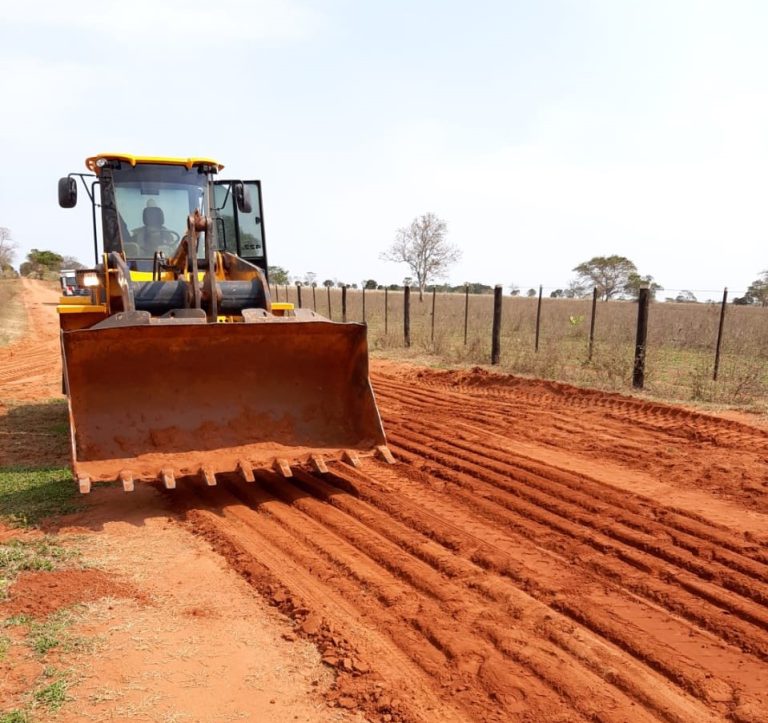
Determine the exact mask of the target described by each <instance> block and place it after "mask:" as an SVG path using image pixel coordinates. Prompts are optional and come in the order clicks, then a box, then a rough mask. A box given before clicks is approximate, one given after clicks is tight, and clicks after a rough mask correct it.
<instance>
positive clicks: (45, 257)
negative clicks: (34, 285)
mask: <svg viewBox="0 0 768 723" xmlns="http://www.w3.org/2000/svg"><path fill="white" fill-rule="evenodd" d="M62 261H63V257H62V256H61V255H60V254H57V253H56V252H55V251H39V250H38V249H32V250H31V251H30V252H29V253H28V254H27V260H26V261H25V262H24V263H23V264H22V265H21V267H20V271H21V275H22V276H29V277H30V278H33V279H45V278H47V277H51V276H53V275H54V274H58V272H59V271H61V268H62V267H61V262H62Z"/></svg>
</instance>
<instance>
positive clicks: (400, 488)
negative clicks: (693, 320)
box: [78, 362, 768, 723]
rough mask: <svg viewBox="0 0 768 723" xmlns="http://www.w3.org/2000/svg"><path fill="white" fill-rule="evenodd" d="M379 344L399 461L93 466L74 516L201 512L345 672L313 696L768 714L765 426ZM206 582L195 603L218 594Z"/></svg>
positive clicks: (657, 716)
mask: <svg viewBox="0 0 768 723" xmlns="http://www.w3.org/2000/svg"><path fill="white" fill-rule="evenodd" d="M372 368H373V374H372V381H373V385H374V389H375V392H376V395H377V400H378V402H379V405H380V408H381V411H382V415H383V418H384V424H385V429H386V431H387V434H388V440H389V443H390V446H391V448H392V451H393V452H394V454H395V456H396V457H397V459H398V460H399V464H398V465H396V466H388V465H384V464H383V463H379V462H376V461H366V462H364V464H363V466H362V467H361V468H360V469H357V470H356V469H353V468H351V467H348V466H345V465H342V464H331V465H330V472H329V473H328V474H325V475H321V474H315V473H311V474H310V473H308V472H301V471H298V472H297V473H296V474H295V476H294V477H293V478H292V479H289V480H286V479H283V478H282V477H278V476H277V475H275V474H272V473H270V472H261V473H258V474H257V479H256V482H255V483H251V484H248V483H245V482H243V481H241V480H239V479H234V478H232V479H228V478H222V479H221V480H220V483H219V485H218V486H217V487H207V486H205V485H204V484H203V483H201V482H200V481H198V480H194V479H180V480H179V481H178V487H177V489H176V490H174V491H169V492H163V491H159V490H157V491H156V490H151V492H150V491H146V492H136V493H134V496H133V497H132V496H130V495H124V494H123V493H122V492H119V491H118V490H116V489H112V490H105V491H103V492H97V493H96V494H95V497H94V507H93V508H92V509H91V510H90V511H89V512H87V513H85V515H84V516H83V517H82V518H81V520H80V522H79V523H78V524H80V525H83V526H84V527H85V528H86V529H87V528H89V527H90V528H91V529H95V530H99V529H100V528H99V523H98V521H99V520H102V519H104V520H111V519H114V520H119V519H121V517H122V518H127V519H129V520H131V519H132V517H131V515H132V512H131V505H132V504H134V503H133V502H132V500H134V499H137V500H140V504H141V514H140V515H139V519H140V520H141V521H142V522H133V523H132V524H134V525H140V524H144V523H143V521H145V520H150V519H151V520H155V523H153V524H152V525H151V526H150V529H149V530H147V536H149V535H150V533H151V536H152V539H153V542H154V543H155V544H162V540H163V535H166V534H167V535H168V536H169V539H170V536H175V537H176V538H177V539H178V538H179V536H180V535H181V536H184V535H186V536H188V535H189V533H193V534H195V535H196V536H198V538H199V539H198V540H194V543H195V544H196V545H205V546H206V549H210V548H213V550H215V551H216V552H217V553H218V554H219V557H218V560H219V564H221V565H222V566H224V567H227V568H230V569H232V570H234V571H236V572H237V573H238V574H239V576H240V577H241V578H242V579H243V580H245V581H246V582H247V583H249V585H250V590H251V591H256V592H258V593H259V594H260V595H261V596H262V597H263V598H264V599H265V600H266V601H267V602H268V603H269V604H270V605H272V606H273V607H274V608H276V609H277V610H279V611H280V612H281V613H283V614H284V615H285V616H287V618H288V620H290V628H289V629H288V630H287V631H285V632H284V633H283V639H284V640H286V642H290V643H292V644H293V643H294V642H295V643H298V642H300V640H298V639H306V640H309V641H312V642H313V643H314V644H315V645H316V646H317V647H318V649H319V651H320V654H321V655H322V658H323V661H324V663H325V665H326V667H327V668H330V669H333V670H334V672H335V676H336V677H335V681H334V682H333V683H332V684H331V685H330V686H329V687H328V689H327V690H326V691H325V693H324V694H323V695H324V698H325V701H326V704H325V705H326V707H325V709H324V713H323V714H325V713H327V714H330V713H331V712H332V711H331V710H329V706H330V707H331V708H335V709H338V710H339V711H340V710H349V711H351V712H355V711H357V712H358V713H360V714H362V715H363V716H365V717H366V718H368V719H372V720H383V721H401V720H402V721H406V720H407V721H430V722H431V721H436V720H439V721H466V720H482V721H494V720H496V721H509V720H528V721H542V720H547V721H583V720H605V721H644V720H649V721H650V720H672V721H697V722H698V721H716V720H723V719H731V720H736V721H742V723H745V722H748V721H749V722H756V721H764V720H768V431H766V429H765V428H762V427H758V426H753V425H750V424H748V423H746V422H741V421H737V420H733V419H721V418H718V417H715V416H710V415H706V414H701V413H698V412H694V411H690V410H686V409H682V408H678V407H674V406H669V405H664V404H657V403H651V402H648V401H646V400H642V399H635V398H629V397H622V396H620V395H615V394H603V393H601V392H594V391H588V390H581V389H577V388H574V387H570V386H567V385H559V384H555V383H550V382H541V381H536V380H525V379H520V378H513V377H506V376H498V375H495V374H492V373H489V372H487V371H484V370H480V369H476V370H468V371H462V372H444V371H434V370H425V369H418V368H414V367H407V366H404V365H398V364H395V363H391V362H375V363H374V364H373V365H372ZM145 489H146V488H145ZM136 504H139V503H138V502H137V503H136ZM161 520H164V521H167V520H172V521H178V522H180V523H181V527H180V526H178V525H175V524H171V525H168V530H167V531H164V530H163V529H161V527H160V524H159V521H161ZM116 524H117V523H109V525H107V523H105V527H107V526H108V527H110V528H111V527H112V526H114V525H116ZM164 524H166V523H164ZM143 533H144V530H142V529H141V528H140V527H137V528H134V530H133V531H132V534H131V536H130V540H131V546H130V547H128V548H126V550H133V551H134V556H133V557H134V560H131V558H130V557H129V556H128V555H127V553H126V557H125V559H123V560H122V561H121V563H120V565H121V566H125V565H129V564H131V563H132V562H134V563H136V562H137V560H138V558H139V557H140V556H137V555H135V551H136V550H137V549H141V547H140V543H141V540H140V538H141V535H142V534H143ZM190 539H191V538H190ZM112 554H114V555H117V556H118V558H119V555H120V552H119V546H117V545H115V546H113V549H112ZM185 564H187V567H189V566H190V565H191V564H192V562H191V561H189V560H188V561H186V563H185ZM169 565H170V563H169V561H166V563H165V566H164V567H163V570H164V571H165V572H164V573H163V574H165V575H167V574H169V573H168V571H169V570H172V567H170V566H169ZM145 570H146V568H145ZM209 592H210V596H212V597H211V599H210V602H209V604H206V605H200V606H195V607H194V609H196V610H198V608H199V611H202V612H201V613H200V615H199V616H190V617H189V619H192V618H193V617H202V619H204V620H205V619H206V618H205V615H207V614H209V612H210V611H212V610H213V611H217V602H216V600H217V597H216V591H209ZM223 610H226V607H225V608H224V609H223ZM223 610H218V611H217V613H218V614H219V615H221V614H223ZM206 611H208V612H206ZM225 622H226V621H225ZM242 622H243V621H242V620H239V619H236V618H232V624H233V625H234V624H240V623H242ZM198 642H200V641H198ZM217 644H218V642H217V640H216V639H215V637H213V636H211V637H210V638H207V639H206V640H204V641H202V642H200V644H199V645H198V647H197V648H196V649H195V655H198V656H203V657H205V656H209V657H211V658H215V657H216V656H217V655H218V648H217ZM110 664H111V665H116V664H119V661H115V660H112V661H111V663H110ZM318 719H323V715H320V716H319V718H318Z"/></svg>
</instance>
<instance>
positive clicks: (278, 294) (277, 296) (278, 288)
mask: <svg viewBox="0 0 768 723" xmlns="http://www.w3.org/2000/svg"><path fill="white" fill-rule="evenodd" d="M275 301H280V287H279V286H278V285H277V284H275Z"/></svg>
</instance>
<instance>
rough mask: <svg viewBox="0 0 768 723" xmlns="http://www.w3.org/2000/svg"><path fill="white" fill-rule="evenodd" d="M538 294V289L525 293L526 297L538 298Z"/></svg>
mask: <svg viewBox="0 0 768 723" xmlns="http://www.w3.org/2000/svg"><path fill="white" fill-rule="evenodd" d="M537 293H538V292H537V291H536V289H528V291H526V292H525V295H526V296H536V294H537Z"/></svg>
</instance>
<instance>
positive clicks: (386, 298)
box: [384, 286, 389, 336]
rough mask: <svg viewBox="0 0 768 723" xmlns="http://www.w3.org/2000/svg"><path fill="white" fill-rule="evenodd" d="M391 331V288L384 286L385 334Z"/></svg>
mask: <svg viewBox="0 0 768 723" xmlns="http://www.w3.org/2000/svg"><path fill="white" fill-rule="evenodd" d="M388 333H389V289H388V288H387V287H386V286H385V287H384V336H386V335H387V334H388Z"/></svg>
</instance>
